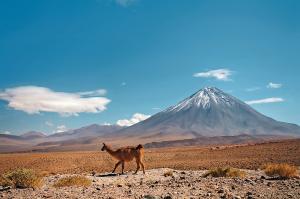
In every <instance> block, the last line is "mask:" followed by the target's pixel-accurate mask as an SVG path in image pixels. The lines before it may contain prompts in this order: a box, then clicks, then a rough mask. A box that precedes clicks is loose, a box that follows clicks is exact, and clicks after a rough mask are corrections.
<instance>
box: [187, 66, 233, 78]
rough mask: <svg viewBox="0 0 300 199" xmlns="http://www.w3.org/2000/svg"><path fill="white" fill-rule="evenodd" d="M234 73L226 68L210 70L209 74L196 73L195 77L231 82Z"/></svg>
mask: <svg viewBox="0 0 300 199" xmlns="http://www.w3.org/2000/svg"><path fill="white" fill-rule="evenodd" d="M231 75H232V71H231V70H229V69H226V68H221V69H217V70H210V71H207V72H200V73H195V74H194V75H193V76H194V77H204V78H215V79H217V80H221V81H229V80H230V78H229V77H230V76H231Z"/></svg>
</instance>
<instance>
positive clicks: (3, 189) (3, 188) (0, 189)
mask: <svg viewBox="0 0 300 199" xmlns="http://www.w3.org/2000/svg"><path fill="white" fill-rule="evenodd" d="M9 189H11V187H10V186H7V187H3V186H0V191H6V190H9Z"/></svg>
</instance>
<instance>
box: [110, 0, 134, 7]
mask: <svg viewBox="0 0 300 199" xmlns="http://www.w3.org/2000/svg"><path fill="white" fill-rule="evenodd" d="M135 1H137V0H115V2H116V3H117V4H118V5H120V6H123V7H127V6H129V5H131V4H132V3H134V2H135Z"/></svg>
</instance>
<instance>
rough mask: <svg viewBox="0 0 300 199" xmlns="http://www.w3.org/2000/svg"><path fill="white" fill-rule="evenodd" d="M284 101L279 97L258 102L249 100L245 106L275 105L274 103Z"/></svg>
mask: <svg viewBox="0 0 300 199" xmlns="http://www.w3.org/2000/svg"><path fill="white" fill-rule="evenodd" d="M283 101H284V99H282V98H280V97H270V98H265V99H259V100H251V101H246V103H247V104H267V103H275V102H283Z"/></svg>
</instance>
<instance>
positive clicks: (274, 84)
mask: <svg viewBox="0 0 300 199" xmlns="http://www.w3.org/2000/svg"><path fill="white" fill-rule="evenodd" d="M281 87H282V84H279V83H273V82H270V83H269V84H268V85H267V88H281Z"/></svg>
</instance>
